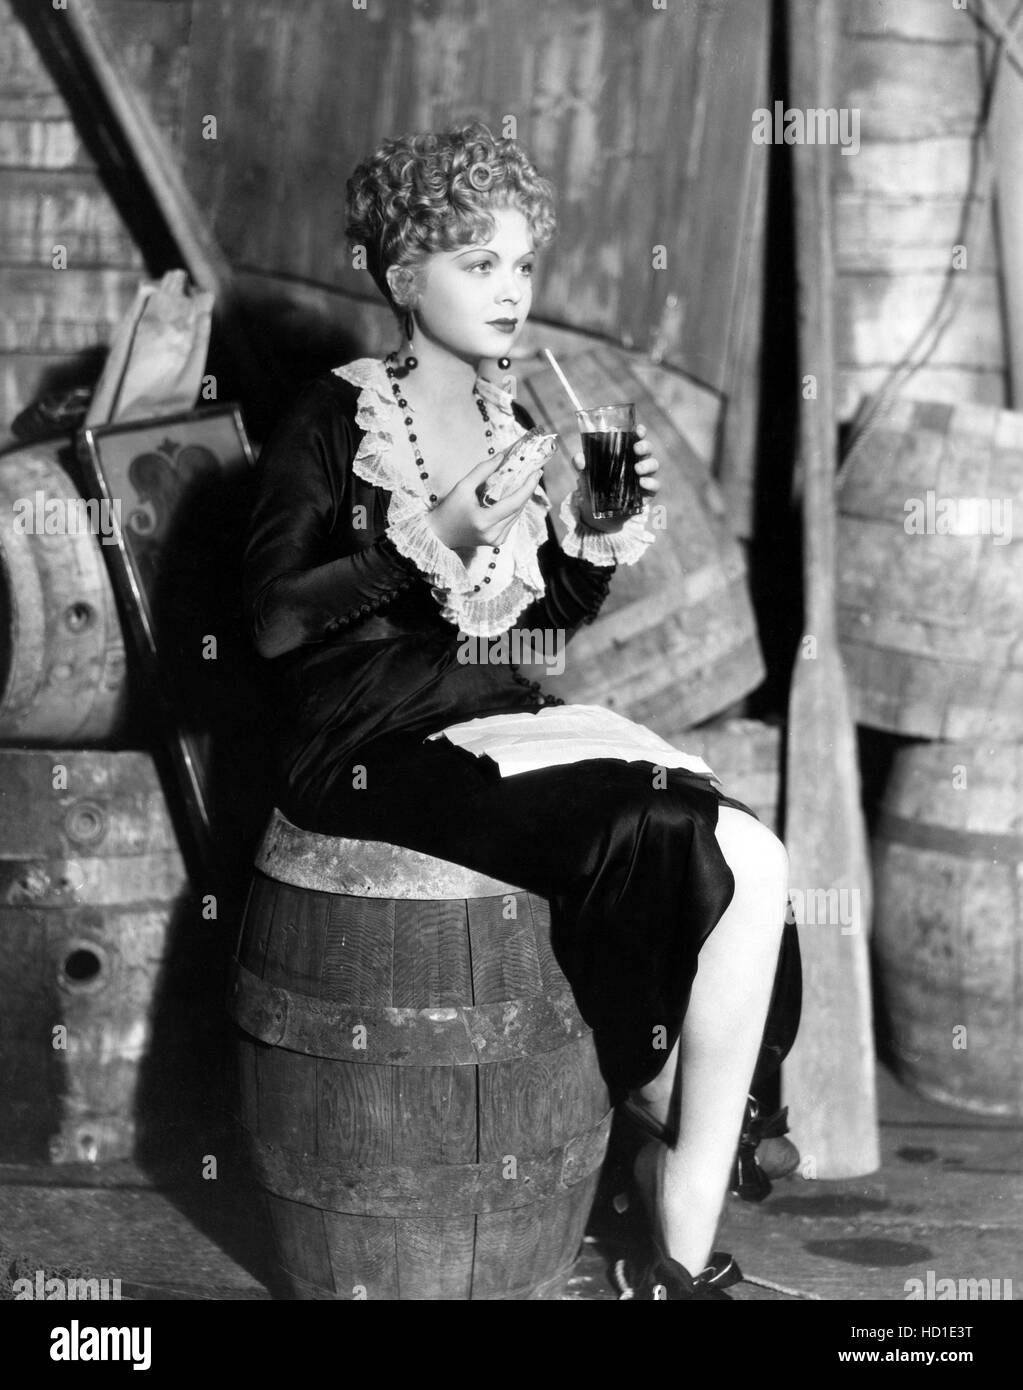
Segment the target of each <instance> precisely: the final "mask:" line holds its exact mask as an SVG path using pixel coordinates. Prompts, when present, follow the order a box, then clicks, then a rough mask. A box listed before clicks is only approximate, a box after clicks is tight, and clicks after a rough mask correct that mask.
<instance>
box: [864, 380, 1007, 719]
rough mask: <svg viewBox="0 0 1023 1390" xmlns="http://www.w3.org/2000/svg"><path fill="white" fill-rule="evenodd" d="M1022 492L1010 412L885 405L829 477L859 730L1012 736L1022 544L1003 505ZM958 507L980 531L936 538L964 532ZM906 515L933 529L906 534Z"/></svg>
mask: <svg viewBox="0 0 1023 1390" xmlns="http://www.w3.org/2000/svg"><path fill="white" fill-rule="evenodd" d="M1021 492H1023V415H1021V414H1019V413H1017V412H1012V411H1003V410H998V409H996V408H994V407H989V406H982V405H977V404H962V405H956V406H954V407H953V406H947V405H942V404H940V403H935V402H926V401H913V400H906V399H902V400H896V401H895V402H893V403H892V405H891V407H890V409H889V410H888V411H887V412H886V413H885V415H884V416H883V417H882V418H880V419H879V420H878V421H876V422H875V424H874V426H873V427H872V428H871V429H870V430H869V431H868V432H867V433H866V435H865V436H864V438H863V440H862V442H861V443H859V444H857V445H856V446H855V447H854V449H853V452H852V454H851V455H850V457H849V460H848V462H847V463H846V465H845V467H844V469H843V471H842V473H841V476H840V482H839V508H840V521H839V556H838V624H839V634H840V638H841V641H842V653H843V658H844V661H845V665H846V668H847V670H848V673H849V677H850V682H851V685H852V688H853V692H854V699H855V703H856V707H857V717H858V719H859V722H860V723H863V724H869V725H872V726H874V727H877V728H881V729H886V730H888V731H890V732H892V733H899V734H908V735H913V736H916V737H922V738H937V739H944V740H953V741H958V740H968V739H974V738H995V739H1004V740H1012V739H1018V738H1020V737H1021V736H1023V622H1021V619H1020V613H1021V612H1023V538H1021V537H1020V536H1019V534H1018V530H1019V528H1018V526H1016V527H1014V526H1013V525H1012V524H1011V514H1009V513H1008V512H1007V511H1006V507H1007V505H1011V504H1013V503H1015V505H1016V506H1017V507H1018V506H1019V503H1020V498H1021ZM928 497H930V498H931V501H930V504H929V505H930V513H928V511H927V507H928ZM969 499H979V502H980V507H979V508H978V509H977V510H976V520H975V522H974V529H975V530H976V532H977V533H976V534H942V532H941V530H940V529H939V526H944V525H946V524H947V519H948V518H952V519H953V520H955V521H956V523H957V524H961V527H962V529H964V530H968V529H969V516H970V513H969V511H968V510H967V511H965V512H962V511H956V510H954V509H957V508H958V509H962V508H964V507H969V506H970V505H975V504H971V503H969ZM907 506H909V508H910V510H909V511H907ZM985 506H986V507H987V508H988V514H987V516H986V517H985V515H984V512H983V510H982V509H981V508H983V507H985ZM995 506H997V507H998V508H1000V511H999V512H998V513H997V514H996V513H995V511H994V507H995ZM921 508H922V511H921V510H920V509H921ZM939 508H944V510H943V512H942V515H944V516H945V517H946V521H944V522H939V520H938V515H939ZM917 512H919V514H920V518H921V522H922V524H923V526H924V527H925V528H927V527H929V528H930V531H926V530H925V531H924V532H923V533H919V534H918V533H916V532H915V531H912V530H911V531H909V532H907V530H906V527H907V525H910V526H912V525H914V524H915V522H914V521H913V520H912V517H913V516H914V515H916V513H917ZM985 528H986V529H985ZM996 530H997V531H998V532H1000V534H996Z"/></svg>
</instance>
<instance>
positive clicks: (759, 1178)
mask: <svg viewBox="0 0 1023 1390" xmlns="http://www.w3.org/2000/svg"><path fill="white" fill-rule="evenodd" d="M788 1128H789V1127H788V1107H785V1108H783V1109H781V1110H778V1111H776V1112H775V1113H774V1114H773V1115H761V1114H760V1106H759V1105H758V1103H757V1102H756V1100H755V1099H754V1098H753V1096H750V1097H749V1099H748V1100H747V1102H746V1113H745V1115H744V1116H743V1121H742V1133H741V1134H740V1135H739V1147H738V1150H737V1152H736V1155H735V1166H734V1168H733V1169H732V1181H731V1183H730V1184H729V1191H730V1192H731V1193H732V1194H733V1196H736V1197H741V1198H742V1199H743V1201H744V1202H762V1201H763V1200H764V1198H765V1197H766V1196H767V1195H768V1194H769V1192H770V1191H771V1179H772V1178H784V1177H787V1176H788V1175H789V1173H792V1172H794V1171H795V1170H796V1168H798V1167H799V1150H798V1149H797V1148H796V1146H795V1144H793V1143H791V1142H790V1141H789V1140H788V1139H785V1138H784V1137H783V1136H784V1135H786V1134H787V1133H788Z"/></svg>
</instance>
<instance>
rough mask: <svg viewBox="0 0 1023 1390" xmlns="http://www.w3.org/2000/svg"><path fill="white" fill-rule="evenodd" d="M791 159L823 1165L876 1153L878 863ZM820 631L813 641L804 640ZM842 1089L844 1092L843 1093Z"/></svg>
mask: <svg viewBox="0 0 1023 1390" xmlns="http://www.w3.org/2000/svg"><path fill="white" fill-rule="evenodd" d="M836 14H837V10H836V7H835V5H834V3H833V0H789V4H788V8H787V19H788V36H789V46H788V51H789V67H790V74H791V83H792V90H793V93H794V94H795V100H796V103H797V105H802V106H805V107H819V106H828V105H830V104H831V102H832V96H833V93H834V90H835V88H834V70H833V65H832V64H831V63H830V62H829V61H828V55H829V53H830V52H832V51H833V49H832V44H833V43H834V37H835V19H836ZM793 153H794V163H793V192H794V201H795V208H794V227H795V244H796V288H797V307H798V331H797V342H798V363H799V372H800V375H801V376H802V377H803V379H805V378H806V376H807V375H808V374H811V375H812V376H813V377H815V378H816V381H817V394H816V396H815V397H813V398H811V397H809V396H808V395H807V394H806V393H805V392H804V393H802V395H801V397H800V403H799V404H800V413H799V459H800V462H801V464H802V479H803V489H802V492H803V495H802V520H803V529H802V536H803V611H804V629H803V630H804V634H805V635H804V639H803V641H802V642H801V643H800V645H799V647H798V649H797V653H796V657H795V664H794V667H793V673H792V682H791V686H790V690H789V705H788V712H789V717H788V725H787V734H786V763H785V789H786V791H785V844H786V848H787V849H788V852H789V858H790V863H791V876H790V886H791V888H793V889H794V890H795V891H796V892H797V893H800V894H809V893H812V892H819V891H821V890H824V891H825V892H827V893H832V892H836V891H837V892H839V893H840V892H842V891H845V892H846V893H849V892H850V890H851V893H852V898H851V902H852V912H851V922H850V923H848V924H843V923H841V922H838V921H833V920H829V921H826V922H824V923H819V922H815V921H811V920H809V919H808V918H807V917H806V916H805V914H801V913H799V912H798V911H797V921H798V922H799V944H800V950H801V954H802V959H803V975H804V989H803V1009H802V1015H801V1019H800V1026H799V1034H798V1036H797V1038H796V1041H795V1044H794V1046H793V1048H792V1051H791V1052H790V1053H789V1056H788V1058H787V1059H786V1061H785V1065H784V1067H783V1071H782V1093H783V1097H784V1099H785V1101H786V1103H787V1104H788V1105H789V1106H790V1107H791V1109H792V1111H793V1114H794V1115H796V1116H797V1117H798V1118H797V1119H796V1120H795V1122H794V1127H793V1132H794V1135H795V1142H796V1143H798V1144H799V1146H800V1147H801V1148H802V1149H803V1151H804V1152H808V1153H810V1154H812V1155H813V1156H814V1160H815V1163H816V1165H817V1169H816V1171H817V1173H818V1174H819V1176H821V1177H825V1178H839V1177H853V1176H857V1175H859V1174H862V1173H870V1172H873V1171H874V1169H875V1168H877V1166H878V1163H879V1155H878V1138H877V1101H876V1095H875V1090H874V1061H873V1052H874V1041H873V1029H872V1015H871V996H870V975H869V960H868V949H867V940H866V932H867V927H868V924H869V922H870V864H869V859H868V854H867V844H866V831H865V826H864V823H863V812H862V807H861V804H860V777H859V766H858V761H857V753H856V742H855V730H854V727H853V722H852V711H851V708H850V701H849V693H848V688H847V685H846V679H845V674H844V672H843V669H842V663H841V659H840V656H839V650H838V634H837V629H836V619H835V538H836V529H837V528H836V519H835V497H834V490H835V482H834V479H835V469H836V465H837V439H836V417H835V405H834V401H835V394H834V393H835V384H834V375H835V349H834V342H835V339H834V322H833V314H834V299H833V296H834V275H835V272H834V250H833V246H834V241H833V231H832V227H833V214H832V206H831V196H830V171H829V167H828V161H827V158H826V155H827V151H826V150H824V149H820V148H815V147H814V146H812V145H803V146H796V147H795V148H794V152H793ZM808 641H809V642H810V643H812V644H813V645H812V648H808V646H807V642H808ZM836 1102H837V1103H836Z"/></svg>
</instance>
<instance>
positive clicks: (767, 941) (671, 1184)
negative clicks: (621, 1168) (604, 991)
mask: <svg viewBox="0 0 1023 1390" xmlns="http://www.w3.org/2000/svg"><path fill="white" fill-rule="evenodd" d="M717 840H718V844H719V845H720V847H721V852H722V854H723V855H724V857H725V861H726V862H727V864H728V867H729V868H730V869H731V871H732V874H733V876H734V878H735V893H734V896H733V898H732V901H731V903H730V904H729V906H728V908H727V910H726V911H725V913H724V914H723V915H722V917H721V919H720V921H719V922H718V923H717V925H716V926H715V928H714V930H713V931H712V932H711V934H710V936H709V937H708V939H707V940H706V941H705V942H704V944H703V946H702V947H701V949H700V958H699V969H698V971H697V974H696V979H695V980H694V982H693V988H692V994H691V996H690V1001H689V1007H688V1009H687V1011H686V1016H685V1020H684V1022H683V1025H682V1032H681V1036H680V1038H679V1042H678V1044H677V1046H676V1048H675V1050H674V1051H673V1052H672V1054H671V1055H670V1056H669V1057H668V1059H667V1062H666V1063H665V1066H664V1068H663V1069H662V1071H661V1073H660V1074H659V1076H658V1077H656V1078H655V1080H654V1081H653V1082H651V1083H650V1085H649V1086H646V1087H644V1088H643V1089H642V1091H641V1092H639V1093H638V1094H637V1096H636V1097H635V1099H637V1100H639V1101H641V1102H643V1103H644V1104H648V1105H649V1106H650V1109H651V1112H652V1113H654V1114H655V1115H657V1117H658V1118H661V1119H663V1118H665V1117H666V1115H667V1111H668V1105H669V1103H670V1100H671V1093H672V1089H673V1087H674V1083H675V1072H676V1067H680V1068H681V1077H680V1109H679V1127H678V1133H679V1139H678V1143H677V1145H676V1146H675V1147H674V1148H673V1149H668V1148H666V1147H665V1146H664V1145H663V1144H651V1145H650V1146H649V1147H648V1148H647V1149H646V1150H644V1151H643V1153H642V1154H641V1155H640V1165H639V1170H638V1172H637V1176H638V1177H639V1180H640V1183H641V1185H642V1187H643V1189H644V1191H646V1192H648V1193H649V1192H653V1193H654V1194H655V1200H656V1218H655V1231H656V1235H657V1239H658V1242H659V1244H660V1245H661V1247H662V1249H663V1251H664V1253H665V1254H667V1255H670V1256H671V1257H672V1258H673V1259H676V1260H678V1261H679V1263H680V1264H683V1265H685V1266H686V1268H687V1269H689V1270H690V1271H691V1272H692V1273H694V1274H696V1273H698V1272H699V1270H701V1269H702V1268H703V1267H704V1266H705V1265H706V1263H707V1259H708V1257H709V1256H710V1253H711V1249H712V1248H713V1242H714V1235H715V1232H716V1230H717V1224H718V1219H719V1217H720V1214H721V1208H722V1206H723V1204H724V1200H725V1195H726V1192H727V1188H728V1178H729V1174H730V1172H731V1166H732V1161H733V1159H734V1157H735V1148H736V1143H737V1141H738V1137H739V1130H740V1128H741V1125H742V1117H743V1110H744V1107H745V1103H746V1096H747V1093H748V1091H749V1084H750V1080H751V1079H752V1076H753V1070H754V1067H755V1066H756V1061H757V1054H758V1052H759V1049H760V1042H761V1038H762V1036H763V1032H764V1025H765V1023H766V1021H767V1009H768V1005H769V1003H770V997H771V989H772V986H773V982H774V972H775V965H776V963H777V959H778V949H779V946H780V943H781V934H782V928H783V926H784V921H785V909H786V890H787V886H788V859H787V856H786V854H785V850H784V847H783V845H782V844H781V841H780V840H778V839H777V838H776V837H775V836H774V835H772V834H771V832H770V831H769V830H768V829H767V828H766V827H765V826H764V825H762V824H761V823H760V822H758V821H756V820H754V819H753V818H752V817H751V816H748V815H746V814H745V812H743V811H738V810H736V809H734V808H733V807H730V806H722V807H721V808H720V810H719V813H718V827H717Z"/></svg>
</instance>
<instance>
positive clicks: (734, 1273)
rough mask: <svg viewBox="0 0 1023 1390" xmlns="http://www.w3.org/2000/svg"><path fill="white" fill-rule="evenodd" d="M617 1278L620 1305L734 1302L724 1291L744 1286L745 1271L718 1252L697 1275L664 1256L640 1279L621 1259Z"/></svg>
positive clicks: (617, 1266)
mask: <svg viewBox="0 0 1023 1390" xmlns="http://www.w3.org/2000/svg"><path fill="white" fill-rule="evenodd" d="M614 1279H615V1283H616V1285H617V1286H618V1290H619V1293H618V1301H619V1303H621V1302H622V1301H624V1300H626V1299H638V1300H640V1301H641V1302H643V1301H645V1302H650V1301H651V1300H653V1302H655V1303H692V1302H703V1303H708V1302H710V1301H711V1300H714V1301H717V1300H719V1299H724V1301H725V1302H726V1303H731V1301H732V1300H731V1298H730V1296H729V1295H728V1294H726V1293H725V1289H727V1288H730V1287H731V1286H732V1285H733V1284H738V1283H741V1281H742V1270H740V1268H739V1266H738V1265H737V1264H736V1263H735V1261H734V1260H733V1259H732V1257H731V1255H728V1254H726V1253H725V1252H724V1251H723V1250H715V1251H714V1253H713V1255H711V1257H710V1263H709V1264H708V1265H707V1267H706V1269H701V1270H700V1272H699V1274H696V1275H693V1274H690V1273H689V1271H688V1269H686V1267H685V1265H680V1264H679V1262H678V1260H671V1259H668V1257H667V1256H666V1255H661V1256H659V1257H658V1258H657V1259H656V1260H655V1261H654V1262H653V1264H651V1265H648V1266H647V1268H646V1270H645V1271H644V1272H643V1273H642V1274H640V1275H639V1276H636V1275H635V1274H634V1273H633V1271H632V1270H631V1269H630V1268H629V1265H628V1263H627V1261H625V1260H619V1261H618V1262H617V1264H616V1265H615V1268H614Z"/></svg>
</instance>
